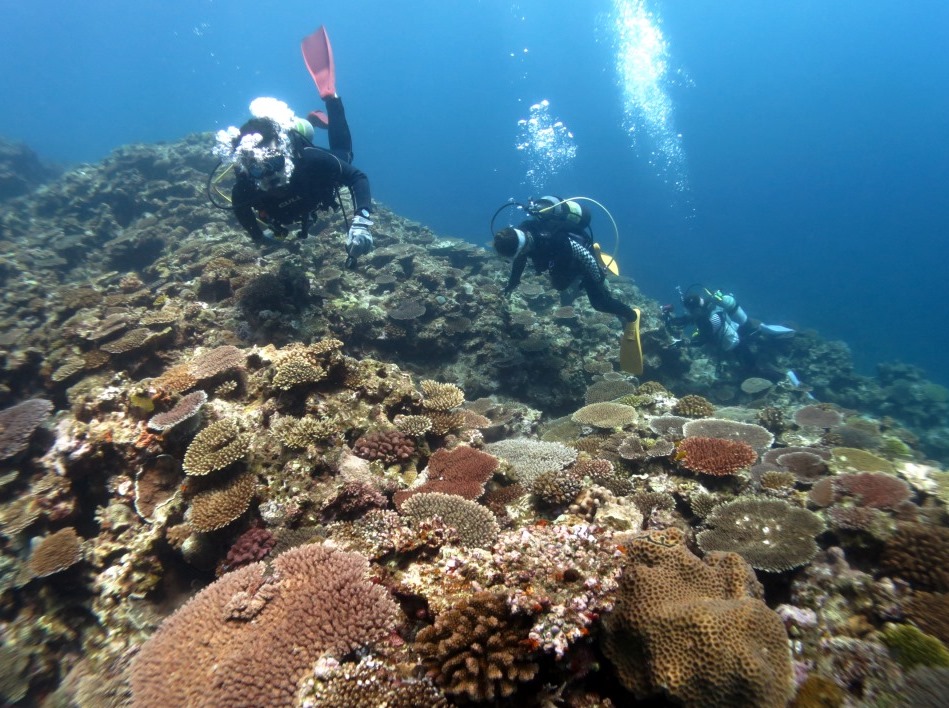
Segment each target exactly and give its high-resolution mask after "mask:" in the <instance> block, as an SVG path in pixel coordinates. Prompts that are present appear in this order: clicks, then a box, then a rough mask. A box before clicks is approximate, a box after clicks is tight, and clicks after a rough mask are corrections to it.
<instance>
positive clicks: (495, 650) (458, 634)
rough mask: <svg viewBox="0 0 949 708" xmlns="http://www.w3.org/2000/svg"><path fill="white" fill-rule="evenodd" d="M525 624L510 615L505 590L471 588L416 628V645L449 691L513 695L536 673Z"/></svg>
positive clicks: (477, 697) (484, 697)
mask: <svg viewBox="0 0 949 708" xmlns="http://www.w3.org/2000/svg"><path fill="white" fill-rule="evenodd" d="M528 630H529V624H528V623H525V622H524V621H521V620H518V619H516V618H514V617H512V616H511V612H510V609H509V608H508V605H507V601H506V599H505V597H504V596H503V595H495V594H494V593H490V592H479V593H475V594H474V595H472V596H471V597H469V598H466V599H464V600H461V601H459V602H458V603H457V604H455V605H454V606H453V607H451V608H450V609H449V610H447V611H445V612H442V613H441V614H439V615H438V616H437V617H436V618H435V623H434V624H433V625H431V626H430V627H426V628H425V629H423V630H422V631H421V632H419V633H418V636H417V637H416V641H415V647H416V649H417V650H418V652H419V654H421V655H422V659H423V662H424V664H425V667H426V669H427V674H428V676H429V677H430V678H431V679H432V680H434V682H435V683H436V684H437V685H438V686H440V687H442V688H443V689H444V691H445V692H446V693H448V694H451V695H454V696H463V697H466V698H468V699H470V700H473V701H494V700H497V699H500V698H507V697H509V696H511V695H513V694H514V693H515V692H516V691H517V688H518V685H519V684H520V683H523V682H525V681H529V680H531V679H532V678H534V676H535V675H536V674H537V664H536V663H535V662H534V661H533V660H532V658H531V656H530V652H529V650H528V649H527V648H526V647H527V646H528V645H529V641H528Z"/></svg>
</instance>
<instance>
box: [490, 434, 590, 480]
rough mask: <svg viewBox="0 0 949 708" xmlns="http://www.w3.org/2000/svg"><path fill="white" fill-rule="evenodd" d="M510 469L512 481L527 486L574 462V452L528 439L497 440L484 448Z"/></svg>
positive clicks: (570, 448)
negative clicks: (542, 476)
mask: <svg viewBox="0 0 949 708" xmlns="http://www.w3.org/2000/svg"><path fill="white" fill-rule="evenodd" d="M486 449H487V451H488V452H490V453H491V454H492V455H495V456H497V457H499V458H501V459H502V460H504V461H505V462H507V463H508V465H510V467H511V477H512V478H513V479H514V481H516V482H519V483H521V484H524V485H530V484H531V483H532V482H533V480H534V479H535V478H536V477H537V476H538V475H541V474H543V473H544V472H550V471H558V470H562V469H564V468H565V467H567V465H570V464H573V462H575V461H576V459H577V451H576V450H575V449H574V448H572V447H568V446H567V445H564V444H562V443H558V442H542V441H540V440H531V439H529V438H510V439H508V440H499V441H498V442H493V443H490V444H488V445H487V446H486Z"/></svg>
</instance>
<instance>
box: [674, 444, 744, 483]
mask: <svg viewBox="0 0 949 708" xmlns="http://www.w3.org/2000/svg"><path fill="white" fill-rule="evenodd" d="M756 459H758V454H757V453H756V452H755V451H754V449H753V448H752V447H751V446H750V445H748V444H747V443H743V442H741V441H739V440H721V439H719V438H698V437H696V438H686V439H685V440H683V441H682V442H680V443H679V445H678V447H677V448H676V453H675V460H676V462H678V463H679V464H680V465H682V466H683V467H685V468H686V469H688V470H692V471H693V472H701V473H703V474H707V475H712V476H713V477H724V476H726V475H730V474H734V473H735V472H738V471H739V470H743V469H746V468H747V467H749V466H750V465H753V464H754V462H755V460H756Z"/></svg>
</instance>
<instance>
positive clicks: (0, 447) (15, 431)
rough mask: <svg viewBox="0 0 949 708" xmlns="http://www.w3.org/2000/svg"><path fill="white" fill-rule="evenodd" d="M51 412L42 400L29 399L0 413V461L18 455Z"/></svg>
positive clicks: (48, 403)
mask: <svg viewBox="0 0 949 708" xmlns="http://www.w3.org/2000/svg"><path fill="white" fill-rule="evenodd" d="M52 410H53V404H52V403H50V402H49V401H47V400H46V399H44V398H31V399H29V400H26V401H21V402H20V403H17V404H16V405H15V406H10V407H9V408H4V409H3V410H2V411H0V460H6V459H8V458H10V457H13V456H15V455H19V454H20V453H21V452H23V451H24V450H25V449H26V448H27V447H28V446H29V444H30V437H31V436H32V435H33V433H34V432H35V431H36V429H37V428H38V427H40V426H41V425H42V424H43V423H44V422H45V421H46V419H47V418H49V414H50V413H51V412H52Z"/></svg>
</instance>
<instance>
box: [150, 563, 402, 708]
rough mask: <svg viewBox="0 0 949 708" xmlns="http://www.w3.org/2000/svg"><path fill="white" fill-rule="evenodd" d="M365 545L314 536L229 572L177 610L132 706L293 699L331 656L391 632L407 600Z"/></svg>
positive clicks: (155, 641)
mask: <svg viewBox="0 0 949 708" xmlns="http://www.w3.org/2000/svg"><path fill="white" fill-rule="evenodd" d="M368 568H369V564H368V561H367V560H366V559H365V558H364V557H363V556H362V555H360V554H358V553H349V552H344V551H340V550H338V549H336V548H334V547H332V546H329V545H323V544H309V545H305V546H299V547H297V548H294V549H292V550H289V551H287V552H286V553H283V554H281V555H280V556H278V557H277V558H276V560H275V561H274V562H273V572H272V573H270V574H268V572H267V567H266V566H265V565H264V564H263V563H254V564H252V565H249V566H245V567H244V568H239V569H238V570H235V571H233V572H231V573H227V574H226V575H224V576H223V577H221V578H220V579H219V580H217V581H215V582H214V583H212V584H211V585H209V586H208V587H206V588H205V589H204V590H202V591H201V592H199V593H198V594H197V595H195V596H194V597H193V598H192V599H191V600H190V601H189V602H188V603H187V604H185V605H184V606H183V607H181V609H179V610H178V611H177V612H175V613H174V614H173V615H171V616H170V617H168V618H167V619H166V620H165V621H164V622H163V623H162V624H161V626H160V627H159V628H158V631H156V632H155V634H154V635H153V636H152V637H151V638H150V639H149V640H148V641H147V642H146V643H145V644H144V646H143V647H142V650H141V651H140V652H139V654H138V656H137V657H136V658H135V660H134V662H133V664H132V669H131V685H132V696H133V705H134V706H135V707H136V708H148V707H150V706H155V707H156V708H157V707H159V706H161V707H164V706H234V705H245V706H277V705H293V697H294V693H295V690H296V686H297V682H298V681H299V680H300V679H301V678H302V677H303V676H304V675H305V674H306V672H307V671H308V670H309V669H310V668H311V667H312V666H313V663H314V662H315V661H316V660H317V659H318V658H319V657H320V656H322V655H331V656H335V657H342V656H343V655H345V654H347V653H349V652H351V651H354V650H356V649H359V648H361V647H365V646H368V645H371V644H373V643H375V642H378V641H380V640H381V639H383V638H384V637H385V636H386V635H387V634H388V633H389V632H390V631H391V629H392V626H393V623H394V621H395V618H396V615H397V612H398V608H397V606H396V604H395V602H394V601H393V600H392V599H391V598H390V597H389V595H388V593H387V592H386V591H385V590H384V589H383V588H382V587H381V586H379V585H376V584H374V583H372V582H370V581H369V579H368V578H367V571H368Z"/></svg>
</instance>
